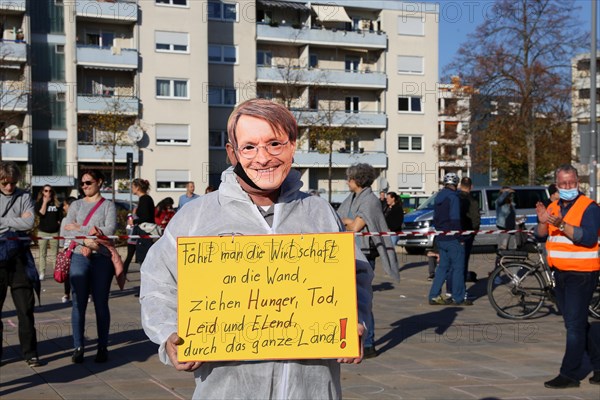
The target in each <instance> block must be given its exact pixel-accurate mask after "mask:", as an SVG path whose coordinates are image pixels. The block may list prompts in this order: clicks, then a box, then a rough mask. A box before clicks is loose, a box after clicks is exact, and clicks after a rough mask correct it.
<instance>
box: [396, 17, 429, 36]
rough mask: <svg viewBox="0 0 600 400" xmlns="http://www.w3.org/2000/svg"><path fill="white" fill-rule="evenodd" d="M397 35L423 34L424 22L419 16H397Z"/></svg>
mask: <svg viewBox="0 0 600 400" xmlns="http://www.w3.org/2000/svg"><path fill="white" fill-rule="evenodd" d="M398 35H411V36H423V35H425V24H424V22H423V19H422V18H420V17H406V16H399V17H398Z"/></svg>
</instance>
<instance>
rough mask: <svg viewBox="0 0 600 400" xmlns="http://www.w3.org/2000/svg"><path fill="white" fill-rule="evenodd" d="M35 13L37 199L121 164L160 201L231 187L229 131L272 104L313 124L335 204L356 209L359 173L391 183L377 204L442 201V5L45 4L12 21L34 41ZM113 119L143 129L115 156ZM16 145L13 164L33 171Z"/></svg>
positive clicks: (311, 135)
mask: <svg viewBox="0 0 600 400" xmlns="http://www.w3.org/2000/svg"><path fill="white" fill-rule="evenodd" d="M14 2H15V1H13V0H11V4H12V3H14ZM3 3H4V1H1V2H0V4H3ZM17 3H18V1H17ZM26 7H31V10H27V11H28V12H27V13H25V11H24V10H25V8H26ZM0 9H2V7H0ZM2 12H3V13H5V11H2ZM19 15H20V17H19ZM25 15H31V16H32V17H31V18H32V21H33V23H32V26H36V28H35V29H33V30H32V31H31V45H30V47H31V52H30V53H31V54H32V60H33V61H32V60H29V61H25V62H24V63H23V65H24V66H23V67H22V68H26V67H27V66H28V65H33V67H32V74H31V75H32V81H33V85H32V86H33V87H35V88H36V90H39V91H40V93H41V94H43V95H40V93H37V94H36V96H35V97H36V98H39V99H42V100H43V101H42V103H43V104H35V105H33V104H29V105H28V106H27V107H26V111H25V112H24V113H23V116H22V120H23V122H22V123H21V125H22V127H23V128H25V126H26V125H29V127H30V128H29V132H30V134H27V133H25V132H27V130H26V129H23V130H20V132H23V133H24V134H23V135H22V136H21V140H23V143H24V144H23V145H22V147H23V148H24V149H25V150H23V149H21V153H23V152H24V154H21V156H22V157H21V159H20V162H21V163H22V164H23V166H24V168H28V169H29V170H30V171H31V173H30V177H29V180H30V181H31V185H32V186H33V187H34V188H35V187H36V186H41V185H43V184H45V183H48V182H52V183H53V185H54V186H57V187H59V188H63V192H64V193H66V192H67V191H68V190H69V189H73V188H75V187H76V186H77V185H76V182H77V178H78V175H79V173H80V171H81V170H82V169H83V168H88V167H99V168H104V169H105V170H106V171H107V172H108V171H109V170H110V169H111V167H110V164H111V160H112V158H113V154H112V153H114V160H115V163H116V166H117V168H116V169H117V173H116V176H115V179H118V180H119V181H121V182H122V183H126V182H127V180H128V177H129V175H128V174H129V172H130V169H128V165H131V164H132V165H133V167H134V175H135V176H136V177H137V176H139V177H142V178H144V179H148V180H149V181H150V184H151V188H152V192H151V194H152V195H153V197H154V198H155V201H158V200H160V199H162V198H164V197H167V196H170V197H173V198H174V199H175V202H176V204H177V198H178V196H179V195H181V194H183V193H184V190H185V189H184V186H185V183H186V182H187V181H190V180H191V181H194V182H195V183H196V191H197V192H199V193H203V192H204V188H205V187H206V186H208V185H209V184H210V185H213V186H217V185H218V183H219V181H220V174H221V171H223V169H225V168H227V166H228V163H227V161H226V157H225V144H226V140H227V138H226V132H225V131H226V123H227V118H228V116H229V114H230V113H231V111H232V110H233V108H234V107H235V106H236V105H237V104H239V103H240V102H242V101H244V100H246V99H249V98H253V97H257V96H258V97H265V98H270V99H273V101H280V102H283V103H284V104H285V105H286V106H288V107H289V108H290V109H291V110H292V112H293V113H294V114H295V115H296V117H297V118H298V121H299V124H300V127H301V136H300V139H299V144H298V152H297V154H296V156H295V166H296V167H297V168H298V169H299V170H300V171H301V172H302V176H303V182H304V188H303V189H305V190H307V191H308V190H309V189H315V190H318V191H319V192H320V193H321V195H323V196H327V195H329V193H328V192H329V191H330V187H331V197H332V201H341V200H342V199H343V198H344V197H346V196H347V194H348V189H347V185H346V181H345V170H346V168H347V167H348V166H350V165H352V164H354V163H358V162H364V163H369V164H371V165H373V166H374V167H375V168H376V170H377V171H378V174H379V176H378V179H377V180H376V182H375V183H374V185H373V189H374V190H375V191H377V190H380V189H381V190H393V191H397V192H413V193H431V192H432V191H434V190H436V189H437V187H438V181H439V176H438V174H439V171H438V159H437V147H436V142H437V137H438V134H437V133H438V128H437V126H438V123H437V115H438V110H437V95H438V88H437V80H438V75H437V71H438V39H437V36H438V18H439V13H438V8H437V6H436V5H435V4H431V3H413V2H406V3H405V2H401V1H354V0H353V1H350V0H347V1H346V0H338V1H336V2H335V4H333V3H331V2H321V3H319V2H306V1H299V0H288V1H282V0H243V1H233V0H207V1H195V0H145V1H136V0H116V1H100V0H78V1H77V2H67V1H55V0H40V1H39V2H38V1H36V2H34V3H33V5H32V3H31V2H25V1H23V10H22V11H21V10H18V11H17V13H16V17H15V15H14V14H13V13H12V11H11V17H10V18H12V19H14V18H17V19H18V18H21V19H20V22H19V24H21V25H22V26H23V27H24V28H26V29H28V26H29V25H28V22H27V21H28V20H27V18H26V17H25ZM34 20H35V21H34ZM17 22H18V21H17ZM36 66H37V67H36ZM21 75H23V74H21ZM5 76H8V75H6V74H5ZM6 79H7V78H6ZM3 112H4V111H3ZM98 114H101V115H102V114H104V115H108V116H118V117H119V118H122V119H123V120H124V121H125V122H126V126H127V127H128V129H127V130H126V131H127V133H128V134H127V135H125V132H121V133H120V134H121V136H119V138H120V139H119V145H118V146H116V147H115V151H113V152H111V151H110V146H106V143H107V138H108V137H110V135H108V134H107V132H104V131H102V129H98V128H94V127H91V128H90V125H92V124H90V121H92V120H94V118H95V116H96V115H98ZM27 115H29V116H30V118H31V120H32V122H30V123H29V124H28V123H27V122H25V120H26V118H28V117H26V116H27ZM324 128H326V129H324ZM28 135H29V136H28ZM3 144H4V142H3ZM8 147H9V146H8V145H6V146H4V147H3V150H2V152H3V153H2V154H3V158H4V157H5V156H6V157H8V156H13V157H17V155H18V153H14V152H13V150H11V152H10V153H9V154H6V155H5V151H8ZM328 149H331V151H328ZM43 154H47V155H46V156H45V158H44V157H41V156H40V155H43ZM128 160H129V161H128ZM130 161H132V163H131V162H130ZM330 182H331V183H330ZM330 185H331V186H330ZM115 186H118V185H115ZM124 186H126V185H124ZM117 197H121V198H123V199H127V198H128V193H118V196H117Z"/></svg>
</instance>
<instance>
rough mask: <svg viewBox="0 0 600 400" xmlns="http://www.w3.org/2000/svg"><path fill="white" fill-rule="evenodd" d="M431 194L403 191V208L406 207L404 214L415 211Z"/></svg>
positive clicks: (401, 196)
mask: <svg viewBox="0 0 600 400" xmlns="http://www.w3.org/2000/svg"><path fill="white" fill-rule="evenodd" d="M430 197H431V195H428V194H405V193H401V194H400V198H401V199H402V208H404V214H408V213H409V212H412V211H415V210H416V209H417V208H418V207H419V206H420V205H421V204H423V203H425V202H426V201H427V199H429V198H430Z"/></svg>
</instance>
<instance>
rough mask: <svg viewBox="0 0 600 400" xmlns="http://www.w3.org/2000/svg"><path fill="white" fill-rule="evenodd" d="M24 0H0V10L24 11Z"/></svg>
mask: <svg viewBox="0 0 600 400" xmlns="http://www.w3.org/2000/svg"><path fill="white" fill-rule="evenodd" d="M25 1H26V0H0V10H2V11H3V12H9V13H10V12H15V13H22V12H25Z"/></svg>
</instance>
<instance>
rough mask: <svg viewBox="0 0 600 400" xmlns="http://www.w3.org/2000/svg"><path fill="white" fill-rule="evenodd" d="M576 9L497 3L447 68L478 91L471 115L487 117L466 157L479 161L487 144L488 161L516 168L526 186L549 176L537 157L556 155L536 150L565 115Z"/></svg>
mask: <svg viewBox="0 0 600 400" xmlns="http://www.w3.org/2000/svg"><path fill="white" fill-rule="evenodd" d="M576 9H577V2H575V1H559V0H498V1H496V3H495V4H494V7H493V8H492V11H493V12H491V13H489V14H488V15H487V16H488V19H487V20H486V21H484V23H483V24H481V25H480V26H478V27H477V30H476V31H475V33H473V34H471V35H470V36H469V38H468V39H467V41H466V43H464V44H463V45H462V47H461V48H460V49H459V51H458V54H457V56H456V57H455V60H454V61H453V62H452V63H451V64H450V65H449V67H448V69H449V70H450V71H452V72H455V73H456V72H458V73H459V74H460V75H461V77H462V80H463V81H464V82H465V83H468V84H470V85H472V86H473V87H475V88H476V89H477V90H479V91H480V93H481V96H480V97H479V99H480V100H482V101H481V102H480V103H477V102H474V103H473V105H472V107H473V109H472V112H473V114H474V115H475V116H477V115H479V116H482V115H483V114H484V113H485V112H486V111H487V112H488V114H487V116H486V117H485V118H480V119H477V118H476V120H475V122H478V123H479V124H478V126H477V125H474V126H472V128H473V130H474V131H477V130H480V131H481V132H482V136H481V137H479V138H474V144H475V151H474V152H473V153H475V154H479V155H485V154H487V153H488V152H487V146H488V145H489V141H496V142H498V143H499V145H498V146H497V147H496V148H495V149H494V150H495V154H497V155H495V156H494V160H495V161H496V160H498V162H499V163H500V162H501V160H504V161H505V162H506V165H509V166H510V165H512V164H513V163H517V164H518V168H516V169H517V170H518V169H519V168H522V169H524V170H523V171H522V173H523V174H524V175H525V176H526V181H527V183H529V184H534V183H535V182H536V176H543V175H545V174H546V173H547V172H549V171H551V170H552V169H553V167H554V165H552V163H553V162H555V161H553V160H548V159H547V158H544V157H540V154H545V153H546V152H548V151H551V150H554V148H555V147H554V146H553V147H551V148H545V147H543V148H538V147H539V146H544V145H546V144H548V143H550V141H549V140H548V138H549V137H551V136H552V135H556V134H557V132H561V133H564V123H565V122H566V120H567V118H568V115H569V112H568V104H569V94H570V90H571V89H570V86H571V82H570V69H569V68H570V59H571V57H573V55H574V54H576V51H577V50H578V49H581V48H582V46H583V45H584V43H585V39H586V37H587V34H586V33H584V32H582V30H581V23H580V21H578V19H577V17H576V15H575V10H576ZM493 102H495V104H492V103H493ZM490 104H492V106H491V107H490ZM478 105H479V108H477V107H478ZM485 107H487V110H486V108H485ZM502 143H506V146H503V145H502ZM516 153H519V156H520V158H518V159H517V160H516V159H515V155H516ZM542 161H544V164H542V165H539V164H540V162H542ZM546 161H547V162H548V164H546ZM513 178H514V179H517V177H516V176H513Z"/></svg>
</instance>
